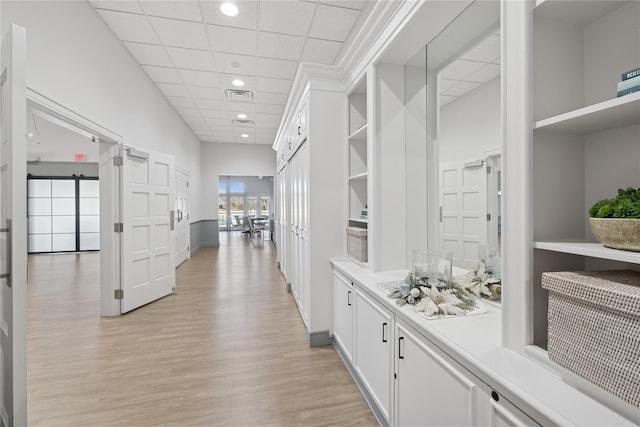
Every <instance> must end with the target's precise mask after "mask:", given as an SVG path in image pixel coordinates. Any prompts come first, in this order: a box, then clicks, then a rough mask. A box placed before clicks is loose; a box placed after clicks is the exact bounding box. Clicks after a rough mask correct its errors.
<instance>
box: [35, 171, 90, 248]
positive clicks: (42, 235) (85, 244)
mask: <svg viewBox="0 0 640 427" xmlns="http://www.w3.org/2000/svg"><path fill="white" fill-rule="evenodd" d="M27 217H28V223H27V236H28V239H27V250H28V252H29V253H47V252H78V251H91V250H99V249H100V190H99V181H98V179H97V178H76V177H73V178H68V177H64V178H59V177H44V178H41V177H29V178H28V181H27Z"/></svg>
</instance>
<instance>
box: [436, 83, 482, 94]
mask: <svg viewBox="0 0 640 427" xmlns="http://www.w3.org/2000/svg"><path fill="white" fill-rule="evenodd" d="M480 86H482V84H480V83H473V82H458V84H456V85H453V86H452V87H451V88H449V89H448V90H447V91H446V92H443V95H449V96H462V95H464V94H465V93H468V92H471V91H472V90H474V89H477V88H479V87H480Z"/></svg>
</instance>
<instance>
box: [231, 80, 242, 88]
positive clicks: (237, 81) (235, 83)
mask: <svg viewBox="0 0 640 427" xmlns="http://www.w3.org/2000/svg"><path fill="white" fill-rule="evenodd" d="M231 84H232V85H234V86H244V82H243V81H242V80H240V79H235V80H234V81H232V82H231Z"/></svg>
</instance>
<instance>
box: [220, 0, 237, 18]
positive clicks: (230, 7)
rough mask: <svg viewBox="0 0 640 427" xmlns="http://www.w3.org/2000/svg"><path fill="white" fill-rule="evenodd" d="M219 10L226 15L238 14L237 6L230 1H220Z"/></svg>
mask: <svg viewBox="0 0 640 427" xmlns="http://www.w3.org/2000/svg"><path fill="white" fill-rule="evenodd" d="M220 10H221V11H222V13H224V14H225V15H227V16H236V15H237V14H238V7H237V6H236V5H235V4H233V3H230V2H226V3H222V6H220Z"/></svg>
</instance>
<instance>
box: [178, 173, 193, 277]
mask: <svg viewBox="0 0 640 427" xmlns="http://www.w3.org/2000/svg"><path fill="white" fill-rule="evenodd" d="M175 179H176V198H175V211H176V214H175V215H176V232H175V240H176V267H177V266H179V265H180V264H182V263H183V262H185V261H186V260H187V259H189V257H190V256H191V253H190V250H191V247H190V246H191V243H190V240H191V235H190V230H189V173H188V172H187V171H184V170H182V169H180V168H176V178H175Z"/></svg>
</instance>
